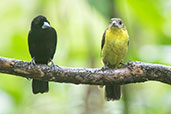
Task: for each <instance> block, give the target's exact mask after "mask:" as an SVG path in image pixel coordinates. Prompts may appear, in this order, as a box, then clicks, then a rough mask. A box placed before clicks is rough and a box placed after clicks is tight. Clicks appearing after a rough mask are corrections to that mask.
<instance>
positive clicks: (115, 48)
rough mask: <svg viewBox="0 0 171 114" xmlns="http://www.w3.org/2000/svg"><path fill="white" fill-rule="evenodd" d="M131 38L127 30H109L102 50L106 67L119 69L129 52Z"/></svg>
mask: <svg viewBox="0 0 171 114" xmlns="http://www.w3.org/2000/svg"><path fill="white" fill-rule="evenodd" d="M128 40H129V36H128V33H127V31H126V30H118V31H116V30H115V31H114V30H112V29H108V30H107V31H106V34H105V43H104V46H103V49H102V61H103V63H104V64H105V65H109V66H111V67H117V66H119V64H120V63H121V62H122V60H123V59H124V57H125V56H126V54H127V52H128Z"/></svg>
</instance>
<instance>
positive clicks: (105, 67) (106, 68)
mask: <svg viewBox="0 0 171 114" xmlns="http://www.w3.org/2000/svg"><path fill="white" fill-rule="evenodd" d="M108 69H110V68H109V66H108V65H105V66H103V67H102V68H101V70H102V71H105V70H108Z"/></svg>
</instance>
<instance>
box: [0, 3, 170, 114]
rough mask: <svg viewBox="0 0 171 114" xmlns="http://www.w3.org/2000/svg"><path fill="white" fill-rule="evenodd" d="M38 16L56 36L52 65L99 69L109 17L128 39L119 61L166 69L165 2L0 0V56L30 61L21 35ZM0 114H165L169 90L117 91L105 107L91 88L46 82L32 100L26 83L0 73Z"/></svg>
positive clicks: (157, 86) (154, 86)
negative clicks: (124, 55)
mask: <svg viewBox="0 0 171 114" xmlns="http://www.w3.org/2000/svg"><path fill="white" fill-rule="evenodd" d="M39 14H42V15H44V16H46V17H47V18H48V20H49V21H50V22H51V26H53V27H54V28H55V29H56V31H57V33H58V46H57V51H56V54H55V56H54V59H53V60H54V62H55V64H57V65H59V66H67V67H91V68H93V67H96V68H101V67H102V66H103V64H102V63H101V60H100V45H101V38H102V35H103V32H104V30H105V29H106V28H107V27H108V25H109V21H110V18H111V17H120V18H122V20H123V22H124V23H125V25H126V26H127V29H128V32H129V36H130V47H129V53H128V55H127V58H126V60H125V61H128V60H131V61H143V62H150V63H160V64H166V65H171V1H170V0H155V1H154V0H141V1H140V0H139V1H138V0H1V1H0V56H2V57H8V58H15V59H19V60H24V61H30V60H31V57H30V54H29V51H28V45H27V36H28V32H29V29H30V24H31V21H32V19H33V18H34V17H35V16H37V15H39ZM0 114H171V87H170V85H166V84H163V83H160V82H154V81H149V82H145V83H137V84H128V85H124V86H123V97H122V99H121V100H120V101H114V102H106V101H105V100H104V90H103V89H98V87H97V86H88V85H74V84H65V83H50V91H49V93H46V94H39V95H33V94H32V90H31V81H29V80H27V79H24V78H20V77H16V76H10V75H7V74H2V73H0Z"/></svg>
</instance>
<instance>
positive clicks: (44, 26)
mask: <svg viewBox="0 0 171 114" xmlns="http://www.w3.org/2000/svg"><path fill="white" fill-rule="evenodd" d="M48 27H50V25H49V23H48V22H44V23H43V25H42V29H45V28H48Z"/></svg>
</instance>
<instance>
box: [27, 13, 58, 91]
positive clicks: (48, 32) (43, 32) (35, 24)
mask: <svg viewBox="0 0 171 114" xmlns="http://www.w3.org/2000/svg"><path fill="white" fill-rule="evenodd" d="M28 45H29V51H30V54H31V57H32V60H31V64H33V61H35V63H36V64H46V65H47V64H48V63H49V62H52V59H53V56H54V54H55V50H56V45H57V33H56V31H55V29H54V28H52V27H51V26H50V22H49V21H48V20H47V19H46V17H44V16H42V15H39V16H37V17H35V18H34V19H33V21H32V23H31V30H30V32H29V35H28ZM52 64H53V62H52ZM53 65H54V64H53ZM32 90H33V93H34V94H37V93H44V92H48V91H49V85H48V81H40V80H35V79H33V81H32Z"/></svg>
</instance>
